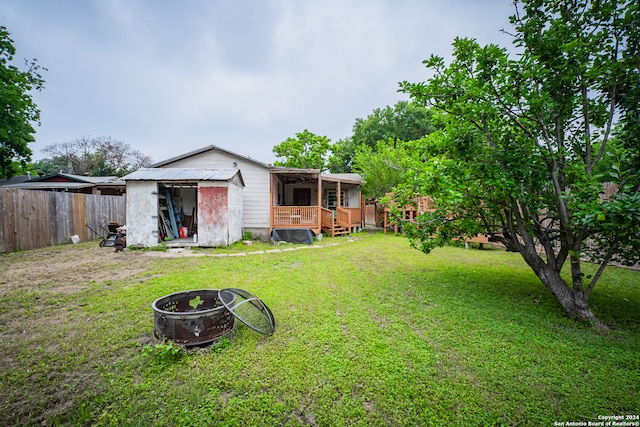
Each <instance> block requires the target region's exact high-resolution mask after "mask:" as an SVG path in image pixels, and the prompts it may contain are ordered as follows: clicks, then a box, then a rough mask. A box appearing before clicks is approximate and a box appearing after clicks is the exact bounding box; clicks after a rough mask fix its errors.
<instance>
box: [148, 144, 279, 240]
mask: <svg viewBox="0 0 640 427" xmlns="http://www.w3.org/2000/svg"><path fill="white" fill-rule="evenodd" d="M151 167H153V168H192V169H229V168H231V169H237V170H241V171H242V179H243V181H244V189H243V192H242V202H243V203H242V214H243V220H242V227H243V229H244V231H245V232H249V233H252V234H253V235H256V236H258V235H260V236H263V237H264V238H265V239H267V238H268V236H269V231H270V230H269V167H270V166H269V165H268V164H266V163H262V162H260V161H258V160H254V159H252V158H250V157H244V156H241V155H239V154H235V153H233V152H231V151H227V150H225V149H222V148H220V147H216V146H215V145H209V146H207V147H203V148H200V149H198V150H194V151H190V152H188V153H185V154H181V155H179V156H176V157H172V158H170V159H167V160H164V161H161V162H158V163H155V164H153V165H151Z"/></svg>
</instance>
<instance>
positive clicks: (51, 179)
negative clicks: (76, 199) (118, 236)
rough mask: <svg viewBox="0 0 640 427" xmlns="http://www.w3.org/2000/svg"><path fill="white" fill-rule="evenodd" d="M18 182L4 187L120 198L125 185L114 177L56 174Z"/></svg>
mask: <svg viewBox="0 0 640 427" xmlns="http://www.w3.org/2000/svg"><path fill="white" fill-rule="evenodd" d="M19 181H20V182H17V183H8V184H6V185H4V187H5V188H15V189H20V190H42V191H64V192H69V193H83V194H98V195H103V196H121V195H123V194H124V193H125V191H126V183H125V182H124V181H122V180H121V179H119V178H118V177H115V176H86V175H73V174H69V173H62V172H58V173H53V174H49V175H43V176H38V177H33V178H31V177H28V178H27V179H26V180H24V179H22V180H19Z"/></svg>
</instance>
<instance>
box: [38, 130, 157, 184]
mask: <svg viewBox="0 0 640 427" xmlns="http://www.w3.org/2000/svg"><path fill="white" fill-rule="evenodd" d="M42 151H43V152H44V153H47V154H48V155H49V156H50V157H49V158H46V159H43V160H40V161H38V162H36V163H34V165H33V168H35V169H38V170H39V171H40V172H43V173H54V172H65V173H70V174H76V175H84V174H89V175H91V176H110V175H116V176H122V175H126V174H127V173H130V172H133V171H134V170H136V169H138V168H140V167H143V166H148V165H150V164H151V158H150V157H149V156H147V155H145V154H142V153H141V152H140V151H138V150H134V149H132V148H131V146H130V145H129V144H126V143H124V142H122V141H119V140H117V139H114V138H111V137H108V136H106V137H97V138H93V137H90V136H83V137H81V138H78V139H76V140H73V141H68V142H61V143H57V144H50V145H47V146H46V147H45V148H43V149H42Z"/></svg>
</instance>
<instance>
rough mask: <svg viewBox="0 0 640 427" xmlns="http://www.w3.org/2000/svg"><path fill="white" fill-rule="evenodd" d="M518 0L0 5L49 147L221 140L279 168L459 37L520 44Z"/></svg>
mask: <svg viewBox="0 0 640 427" xmlns="http://www.w3.org/2000/svg"><path fill="white" fill-rule="evenodd" d="M512 12H513V5H512V1H511V0H448V1H446V0H445V1H443V0H181V1H178V0H174V1H165V0H0V25H3V26H5V27H7V29H8V31H9V32H10V33H11V38H12V39H13V41H14V46H15V47H16V49H17V52H16V59H17V60H18V61H19V62H17V63H16V65H19V66H22V63H23V60H24V59H31V58H36V59H37V60H38V62H39V63H40V64H41V65H42V66H43V67H46V68H47V69H48V71H46V72H44V79H45V80H46V88H45V90H44V91H43V92H41V93H37V94H35V95H34V98H35V100H36V103H37V104H38V107H39V108H40V110H41V121H42V125H41V126H39V127H36V131H37V133H36V135H35V137H36V142H35V143H33V144H31V148H32V150H33V152H34V159H40V158H42V157H44V154H43V153H41V149H42V148H43V147H45V146H46V145H49V144H52V143H57V142H67V141H72V140H75V139H77V138H80V137H82V136H93V137H98V136H109V137H112V138H114V139H117V140H120V141H123V142H125V143H127V144H129V145H130V146H131V147H132V148H134V149H137V150H139V151H141V152H142V153H144V154H146V155H148V156H150V157H151V158H153V160H154V161H161V160H164V159H167V158H170V157H173V156H176V155H180V154H182V153H185V152H188V151H191V150H194V149H198V148H201V147H204V146H207V145H211V144H214V145H217V146H219V147H222V148H225V149H227V150H231V151H233V152H235V153H238V154H241V155H244V156H249V157H251V158H254V159H256V160H260V161H263V162H266V163H272V162H273V161H274V160H275V158H274V155H273V152H272V149H273V147H274V146H275V145H277V144H279V143H281V142H282V141H284V140H285V139H286V138H288V137H293V136H295V134H296V133H297V132H301V131H303V130H304V129H308V130H309V131H311V132H313V133H316V134H318V135H325V136H327V137H329V138H330V139H331V140H332V141H334V142H335V141H337V140H339V139H342V138H345V137H347V136H349V135H350V134H351V131H352V127H353V124H354V122H355V120H356V118H359V117H361V118H364V117H366V116H368V115H369V114H371V112H372V111H373V110H374V109H376V108H384V107H386V106H388V105H393V104H395V103H396V102H397V101H399V100H402V99H407V97H406V96H405V95H403V94H400V93H398V92H397V89H398V82H400V81H403V80H408V81H412V82H418V81H424V80H426V79H427V78H428V76H429V74H428V70H427V69H426V68H425V67H424V65H423V64H422V61H423V60H424V59H426V58H428V57H429V56H430V55H431V54H437V55H441V56H445V57H450V53H451V43H452V41H453V39H454V38H455V37H456V36H461V37H473V38H476V39H477V40H478V41H479V42H480V43H481V44H487V43H497V44H500V45H501V46H504V47H510V46H511V40H510V39H509V37H508V36H506V35H505V34H504V33H502V32H501V31H500V30H501V29H503V28H505V29H508V28H509V21H508V16H509V15H510V14H512Z"/></svg>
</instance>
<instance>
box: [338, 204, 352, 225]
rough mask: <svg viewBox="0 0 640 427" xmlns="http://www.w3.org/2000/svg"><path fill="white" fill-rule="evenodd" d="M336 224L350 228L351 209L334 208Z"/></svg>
mask: <svg viewBox="0 0 640 427" xmlns="http://www.w3.org/2000/svg"><path fill="white" fill-rule="evenodd" d="M336 224H338V225H339V226H341V227H345V228H349V229H350V228H351V211H350V210H349V209H345V208H337V209H336Z"/></svg>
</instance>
